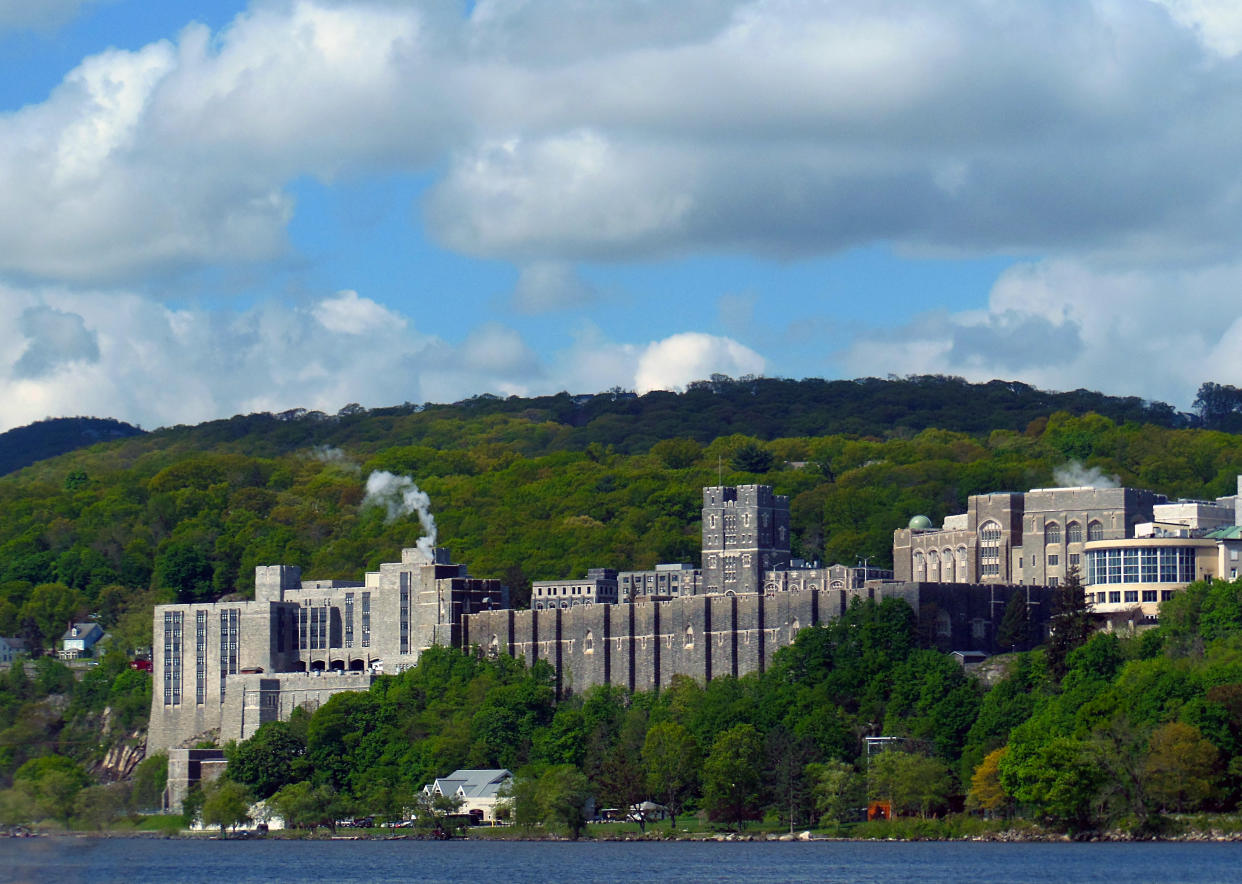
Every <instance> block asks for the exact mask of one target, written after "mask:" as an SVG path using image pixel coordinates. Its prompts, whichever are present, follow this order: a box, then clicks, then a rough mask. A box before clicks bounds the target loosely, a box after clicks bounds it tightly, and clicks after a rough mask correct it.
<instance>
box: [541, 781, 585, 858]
mask: <svg viewBox="0 0 1242 884" xmlns="http://www.w3.org/2000/svg"><path fill="white" fill-rule="evenodd" d="M590 799H591V784H590V783H589V782H588V781H587V778H586V776H585V775H583V773H582V772H581V771H580V770H578V769H577V768H576V767H574V766H573V765H571V764H558V765H554V766H552V767H550V768H548V769H547V770H546V771H544V773H543V775H542V776H541V777H539V804H540V807H541V808H542V816H543V821H544V823H545V825H549V826H554V827H557V828H560V829H562V830H564V831H565V832H567V833H568V834H569V837H570V838H573V839H574V840H577V839H578V836H579V835H581V834H582V829H583V828H584V827H585V826H586V816H585V814H586V806H587V802H588V801H590Z"/></svg>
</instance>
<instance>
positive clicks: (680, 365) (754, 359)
mask: <svg viewBox="0 0 1242 884" xmlns="http://www.w3.org/2000/svg"><path fill="white" fill-rule="evenodd" d="M763 366H764V361H763V357H762V356H760V355H759V354H758V353H756V352H755V351H754V350H751V349H750V348H748V347H745V346H743V345H742V344H739V343H738V342H737V341H734V340H732V339H731V338H722V337H717V336H715V335H707V334H703V333H701V332H684V333H682V334H678V335H673V336H671V337H668V338H665V339H664V340H662V341H656V342H654V343H652V344H650V345H648V346H647V348H646V349H645V350H644V351H643V353H642V355H641V356H640V357H639V359H638V371H637V372H636V374H635V378H634V384H635V389H636V390H637V391H638V392H639V393H647V392H650V391H651V390H677V389H681V388H682V387H684V386H685V385H686V384H688V383H690V382H691V381H696V380H704V379H706V378H708V377H710V376H711V375H712V374H726V375H732V376H735V377H736V376H738V375H748V374H762V373H763Z"/></svg>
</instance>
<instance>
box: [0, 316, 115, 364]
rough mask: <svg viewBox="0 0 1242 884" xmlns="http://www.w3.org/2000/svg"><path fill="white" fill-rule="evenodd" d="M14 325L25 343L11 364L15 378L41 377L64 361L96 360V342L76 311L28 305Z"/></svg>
mask: <svg viewBox="0 0 1242 884" xmlns="http://www.w3.org/2000/svg"><path fill="white" fill-rule="evenodd" d="M17 328H18V331H19V332H20V333H21V335H22V336H23V337H25V338H26V341H27V344H26V350H25V352H23V353H22V355H21V357H20V358H19V359H18V360H17V362H16V363H15V364H14V365H13V374H14V376H15V377H18V378H40V377H45V376H46V375H49V374H51V373H52V372H54V371H55V370H56V369H57V368H58V367H60V366H62V365H65V364H67V363H72V362H98V361H99V342H98V341H97V340H96V338H95V334H94V333H93V332H92V331H90V330H89V329H87V327H86V322H85V320H83V319H82V317H81V316H79V315H78V314H76V313H62V312H61V311H59V310H54V309H52V308H51V307H29V308H27V309H26V310H23V311H22V314H21V317H20V319H19V320H18V323H17Z"/></svg>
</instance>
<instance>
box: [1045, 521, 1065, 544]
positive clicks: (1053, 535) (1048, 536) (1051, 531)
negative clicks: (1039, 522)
mask: <svg viewBox="0 0 1242 884" xmlns="http://www.w3.org/2000/svg"><path fill="white" fill-rule="evenodd" d="M1060 542H1061V526H1060V525H1058V524H1057V523H1056V522H1049V523H1048V524H1047V525H1045V526H1044V545H1045V546H1046V545H1048V544H1050V543H1060Z"/></svg>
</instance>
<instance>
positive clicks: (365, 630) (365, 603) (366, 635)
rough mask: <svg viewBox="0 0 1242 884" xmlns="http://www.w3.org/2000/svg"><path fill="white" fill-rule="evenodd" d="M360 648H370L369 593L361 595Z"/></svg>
mask: <svg viewBox="0 0 1242 884" xmlns="http://www.w3.org/2000/svg"><path fill="white" fill-rule="evenodd" d="M362 646H363V647H364V648H369V647H371V593H369V592H364V593H363V594H362Z"/></svg>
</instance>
